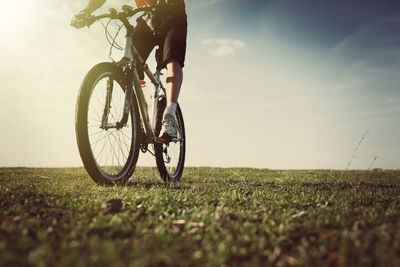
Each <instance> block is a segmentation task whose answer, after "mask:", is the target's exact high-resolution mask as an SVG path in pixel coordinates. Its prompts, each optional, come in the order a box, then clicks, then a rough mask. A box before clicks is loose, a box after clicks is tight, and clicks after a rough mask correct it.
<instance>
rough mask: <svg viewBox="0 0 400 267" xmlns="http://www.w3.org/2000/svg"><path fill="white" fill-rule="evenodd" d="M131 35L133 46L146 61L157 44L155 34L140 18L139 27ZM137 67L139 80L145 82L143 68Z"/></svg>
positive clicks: (138, 65)
mask: <svg viewBox="0 0 400 267" xmlns="http://www.w3.org/2000/svg"><path fill="white" fill-rule="evenodd" d="M131 34H132V44H133V46H134V47H135V48H136V50H137V51H138V53H139V55H140V56H141V57H142V59H143V60H144V61H146V60H147V58H148V57H149V54H150V53H151V51H152V50H153V48H154V46H156V44H157V43H156V39H155V37H154V35H153V32H152V31H151V29H150V28H149V26H148V25H147V24H146V22H145V21H144V20H143V19H142V18H138V19H137V25H136V27H135V29H134V30H133V32H132V33H131ZM136 66H137V71H138V74H139V78H140V79H141V80H143V79H144V72H143V66H142V65H141V64H137V65H136Z"/></svg>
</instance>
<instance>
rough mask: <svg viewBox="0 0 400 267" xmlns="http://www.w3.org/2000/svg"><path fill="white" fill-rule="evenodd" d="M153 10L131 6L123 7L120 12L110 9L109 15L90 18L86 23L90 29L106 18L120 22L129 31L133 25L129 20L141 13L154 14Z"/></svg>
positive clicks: (151, 8)
mask: <svg viewBox="0 0 400 267" xmlns="http://www.w3.org/2000/svg"><path fill="white" fill-rule="evenodd" d="M153 9H154V8H153V7H141V8H136V9H132V7H131V6H128V5H124V6H122V10H123V11H122V12H118V11H117V10H116V9H114V8H110V9H109V13H108V14H102V15H98V16H91V17H89V18H88V19H87V20H86V22H87V24H86V25H87V26H88V27H89V26H90V25H92V24H93V23H95V22H96V21H97V20H100V19H104V18H110V19H118V20H120V21H121V22H122V23H123V24H124V26H125V27H126V28H127V29H130V28H131V27H132V25H131V24H130V23H129V21H128V19H129V18H131V17H133V16H134V15H136V14H137V13H140V12H152V11H154V10H153Z"/></svg>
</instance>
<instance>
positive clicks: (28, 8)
mask: <svg viewBox="0 0 400 267" xmlns="http://www.w3.org/2000/svg"><path fill="white" fill-rule="evenodd" d="M35 10H36V9H35V1H31V0H20V1H7V2H4V3H2V14H1V16H0V28H1V31H0V32H1V33H2V35H3V37H6V38H11V37H17V36H18V35H20V34H21V33H23V32H24V31H27V30H29V29H30V28H31V27H32V26H33V24H34V21H35ZM4 35H5V36H4Z"/></svg>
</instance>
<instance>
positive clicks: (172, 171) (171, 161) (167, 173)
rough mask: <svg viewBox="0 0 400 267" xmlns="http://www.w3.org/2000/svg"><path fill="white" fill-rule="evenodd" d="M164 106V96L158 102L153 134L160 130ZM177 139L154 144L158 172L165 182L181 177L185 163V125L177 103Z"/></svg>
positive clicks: (157, 133) (177, 179)
mask: <svg viewBox="0 0 400 267" xmlns="http://www.w3.org/2000/svg"><path fill="white" fill-rule="evenodd" d="M165 107H166V101H165V97H162V98H161V99H160V100H159V102H158V113H157V122H156V130H155V135H156V136H158V135H159V133H160V131H161V125H162V118H163V114H164V110H165ZM176 121H177V134H178V136H177V139H178V140H179V141H176V142H169V143H156V144H155V146H154V150H155V156H156V163H157V169H158V172H159V173H160V175H161V178H162V179H163V180H164V181H165V182H170V181H174V182H177V181H179V180H180V179H181V176H182V172H183V168H184V165H185V153H186V136H185V125H184V122H183V116H182V111H181V108H180V106H179V104H178V107H177V109H176Z"/></svg>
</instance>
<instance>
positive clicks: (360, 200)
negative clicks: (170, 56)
mask: <svg viewBox="0 0 400 267" xmlns="http://www.w3.org/2000/svg"><path fill="white" fill-rule="evenodd" d="M113 198H118V199H121V200H122V201H123V207H122V210H121V211H120V212H119V213H116V214H114V215H112V214H104V212H103V210H102V207H101V206H102V203H104V202H105V201H107V200H109V199H113ZM399 204H400V171H379V172H372V171H346V172H344V171H342V172H340V171H271V170H260V169H239V168H237V169H220V168H187V169H186V170H185V172H184V175H183V180H182V181H181V182H180V183H178V184H169V185H168V184H164V183H163V182H161V179H160V178H159V176H158V174H157V172H156V170H155V169H151V168H139V169H138V170H136V171H135V174H134V176H133V177H132V179H131V180H130V183H129V184H128V185H127V186H125V187H102V186H97V185H95V184H94V182H92V180H91V179H90V178H89V177H88V176H87V174H86V172H85V171H84V170H83V169H26V168H12V169H10V168H8V169H5V168H3V169H0V266H13V265H19V266H88V265H112V266H126V265H138V266H154V265H174V266H197V265H209V266H221V265H227V266H231V265H246V266H251V265H277V266H287V265H315V266H317V265H318V266H350V265H358V266H400V205H399Z"/></svg>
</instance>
